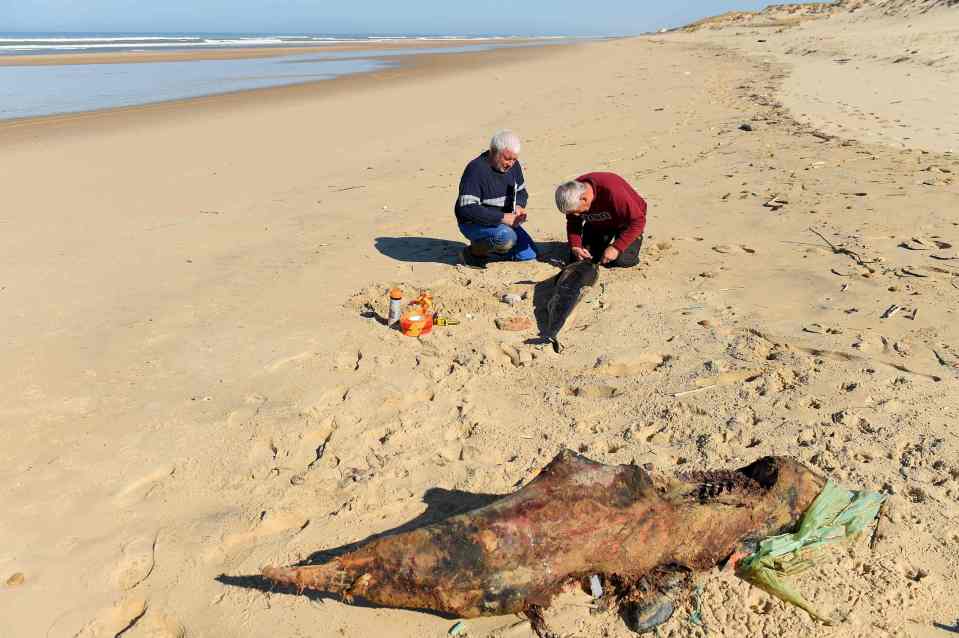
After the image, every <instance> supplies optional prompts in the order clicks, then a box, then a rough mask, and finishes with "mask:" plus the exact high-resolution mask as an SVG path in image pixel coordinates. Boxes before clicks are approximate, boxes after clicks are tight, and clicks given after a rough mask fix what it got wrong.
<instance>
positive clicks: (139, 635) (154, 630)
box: [123, 609, 187, 638]
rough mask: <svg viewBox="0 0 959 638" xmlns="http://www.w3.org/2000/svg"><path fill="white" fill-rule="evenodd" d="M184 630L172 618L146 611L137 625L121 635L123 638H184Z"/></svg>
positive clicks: (178, 622) (161, 613) (185, 633)
mask: <svg viewBox="0 0 959 638" xmlns="http://www.w3.org/2000/svg"><path fill="white" fill-rule="evenodd" d="M186 636H187V632H186V628H185V627H184V626H183V625H182V624H180V621H178V620H177V619H176V618H174V617H173V616H170V615H167V614H165V613H163V612H158V611H154V610H152V609H151V610H149V611H147V613H146V614H144V616H143V618H141V619H140V620H139V621H137V624H136V625H135V626H133V627H131V628H130V629H129V630H128V631H126V632H124V633H123V638H128V637H129V638H186Z"/></svg>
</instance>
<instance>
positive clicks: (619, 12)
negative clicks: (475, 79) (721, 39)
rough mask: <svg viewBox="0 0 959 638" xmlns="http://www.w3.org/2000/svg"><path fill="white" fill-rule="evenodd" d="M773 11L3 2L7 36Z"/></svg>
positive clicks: (601, 27)
mask: <svg viewBox="0 0 959 638" xmlns="http://www.w3.org/2000/svg"><path fill="white" fill-rule="evenodd" d="M766 4H768V2H762V1H758V2H757V1H748V0H746V1H739V2H735V1H729V0H725V1H724V0H595V1H593V2H584V1H583V0H579V1H575V2H574V1H573V0H408V1H406V2H404V1H402V0H79V1H78V0H0V32H3V31H126V32H157V31H209V32H256V33H260V32H272V33H408V34H415V33H449V34H479V33H497V34H537V35H541V34H558V33H561V34H577V35H608V34H628V33H640V32H643V31H652V30H655V29H658V28H660V27H668V26H677V25H679V24H683V23H685V22H689V21H691V20H694V19H697V18H700V17H703V16H707V15H712V14H716V13H722V12H723V11H729V10H733V9H748V10H753V9H758V8H761V7H763V6H764V5H766Z"/></svg>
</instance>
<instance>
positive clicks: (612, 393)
mask: <svg viewBox="0 0 959 638" xmlns="http://www.w3.org/2000/svg"><path fill="white" fill-rule="evenodd" d="M569 393H570V394H572V395H573V396H575V397H579V398H587V399H612V398H613V397H617V396H619V395H620V394H622V392H621V391H620V389H619V388H614V387H613V386H609V385H602V384H595V385H581V386H576V387H572V388H570V389H569Z"/></svg>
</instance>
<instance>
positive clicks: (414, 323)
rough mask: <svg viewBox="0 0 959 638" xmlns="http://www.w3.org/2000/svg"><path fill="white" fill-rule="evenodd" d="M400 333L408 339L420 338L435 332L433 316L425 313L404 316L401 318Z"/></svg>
mask: <svg viewBox="0 0 959 638" xmlns="http://www.w3.org/2000/svg"><path fill="white" fill-rule="evenodd" d="M400 331H401V332H402V333H403V334H405V335H406V336H407V337H419V336H421V335H428V334H429V333H431V332H433V315H431V314H429V313H424V312H414V313H408V314H404V315H403V316H402V317H400Z"/></svg>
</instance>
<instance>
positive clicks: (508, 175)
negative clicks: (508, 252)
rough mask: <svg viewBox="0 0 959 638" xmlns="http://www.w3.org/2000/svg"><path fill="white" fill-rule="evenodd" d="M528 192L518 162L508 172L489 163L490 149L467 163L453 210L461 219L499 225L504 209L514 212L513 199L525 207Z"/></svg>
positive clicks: (461, 220) (467, 221)
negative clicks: (497, 169) (496, 168)
mask: <svg viewBox="0 0 959 638" xmlns="http://www.w3.org/2000/svg"><path fill="white" fill-rule="evenodd" d="M527 201H529V193H528V191H527V190H526V179H525V178H524V177H523V168H522V167H521V166H520V165H519V162H516V163H515V164H513V166H512V167H511V168H510V169H509V170H508V171H506V172H505V173H500V172H499V171H496V170H495V169H494V168H493V167H492V166H490V163H489V151H486V152H484V153H483V154H482V155H480V156H479V157H477V158H476V159H474V160H473V161H472V162H470V163H469V164H467V165H466V170H465V171H463V177H461V178H460V191H459V195H458V196H457V198H456V204H455V206H454V211H455V212H456V219H457V221H459V222H466V223H470V224H479V225H480V226H498V225H499V224H500V223H502V221H503V214H504V213H511V212H513V203H514V202H515V203H516V205H517V206H522V207H523V208H526V202H527Z"/></svg>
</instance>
